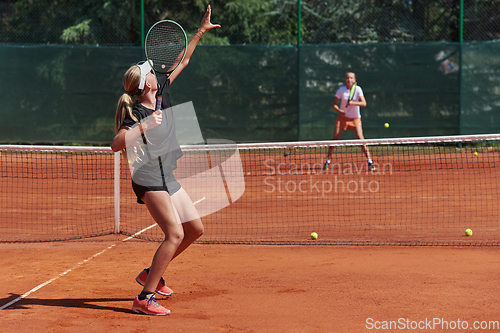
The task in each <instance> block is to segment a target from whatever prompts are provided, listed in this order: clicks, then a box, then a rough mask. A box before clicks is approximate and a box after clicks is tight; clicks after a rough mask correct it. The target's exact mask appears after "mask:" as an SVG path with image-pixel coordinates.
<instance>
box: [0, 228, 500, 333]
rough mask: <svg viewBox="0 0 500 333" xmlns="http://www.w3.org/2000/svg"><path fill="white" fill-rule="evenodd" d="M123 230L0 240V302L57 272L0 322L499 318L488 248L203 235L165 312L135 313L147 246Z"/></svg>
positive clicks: (316, 327) (135, 325) (334, 326)
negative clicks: (211, 241)
mask: <svg viewBox="0 0 500 333" xmlns="http://www.w3.org/2000/svg"><path fill="white" fill-rule="evenodd" d="M123 239H125V237H123V236H105V237H99V238H94V239H91V240H78V241H64V242H54V243H27V244H23V245H21V244H13V243H1V244H0V251H1V253H2V259H1V265H0V273H1V278H0V281H1V282H2V284H1V285H2V287H1V289H0V290H1V303H0V306H3V305H4V304H6V303H8V302H10V301H14V300H15V299H16V298H18V297H19V296H21V295H23V294H24V293H27V292H29V291H30V290H32V289H33V288H35V287H37V286H39V285H41V284H43V283H45V282H47V281H50V280H51V279H54V278H57V279H56V280H55V281H53V282H51V283H50V284H47V285H45V286H43V287H41V288H40V289H38V290H36V291H34V292H32V293H31V294H29V295H28V296H26V297H24V298H22V299H21V300H19V301H17V302H15V303H14V304H12V305H10V306H9V307H7V308H6V309H4V310H1V320H0V321H1V323H2V329H1V331H2V332H13V331H16V332H33V331H38V332H67V331H71V332H102V331H121V332H137V331H140V332H158V331H168V332H360V331H370V330H369V328H370V327H371V325H375V324H376V321H379V322H380V323H379V324H377V325H378V327H381V325H383V323H382V322H383V321H398V320H400V318H403V320H404V323H408V325H416V324H418V323H420V322H425V321H426V320H427V321H431V322H433V321H436V320H441V321H442V322H443V325H445V324H444V322H445V321H446V322H447V323H448V325H449V327H453V326H452V325H457V323H458V321H460V325H465V324H464V322H467V325H468V327H469V329H470V328H472V327H473V326H472V325H474V323H475V322H478V323H479V324H476V325H483V327H485V325H494V323H493V322H495V321H496V323H497V325H498V321H499V318H500V311H499V309H498V306H497V303H498V295H499V293H500V290H499V288H500V287H499V286H500V281H499V279H500V278H499V276H500V275H499V274H498V273H499V271H500V260H499V257H498V249H497V248H492V247H473V248H471V247H466V248H465V247H391V246H376V247H373V246H371V247H364V246H362V247H347V246H272V245H259V246H248V245H206V244H203V245H194V246H192V248H190V249H189V250H187V251H186V252H185V253H184V254H183V255H182V256H181V257H179V258H178V260H174V261H173V262H172V264H171V265H170V267H169V270H168V271H169V273H168V276H166V279H167V282H168V285H169V286H170V287H171V288H172V289H173V290H174V294H173V295H172V296H171V297H170V298H168V299H162V298H160V297H159V302H160V303H161V304H163V305H164V306H166V307H167V308H169V309H171V310H172V313H171V315H169V316H167V317H150V316H141V315H137V314H134V313H133V312H132V311H131V310H130V308H131V304H132V297H133V296H134V295H135V294H137V293H138V292H139V291H140V286H139V285H138V284H137V283H136V282H135V281H134V278H135V276H136V274H138V272H139V271H140V270H141V269H142V268H143V266H146V265H147V264H148V261H149V258H150V256H151V254H152V253H153V252H154V250H155V249H156V246H157V244H155V243H152V242H147V241H138V240H130V241H126V242H124V241H123ZM113 245H114V246H113ZM110 246H113V247H111V248H109V247H110ZM104 250H106V251H105V252H104V253H102V251H104ZM99 253H101V254H100V255H98V256H95V255H96V254H99ZM94 256H95V257H94ZM87 259H89V260H88V261H85V260H87ZM70 269H71V271H69V272H67V274H65V275H63V276H60V274H62V273H64V272H66V271H67V270H70ZM370 318H372V319H373V321H370ZM490 322H492V323H490ZM405 325H406V324H405ZM408 327H410V326H408ZM432 327H434V328H435V331H439V332H450V331H455V330H452V329H445V328H446V326H441V324H438V323H437V322H436V325H435V326H432ZM477 327H481V326H477ZM490 327H493V326H490ZM442 328H444V329H442ZM373 330H375V329H372V331H373ZM392 331H394V330H392ZM401 331H405V330H401ZM413 331H415V330H413ZM421 331H431V330H430V329H429V326H427V329H423V330H421ZM470 331H479V330H477V329H476V330H472V329H471V330H470ZM489 331H498V326H497V328H496V329H490V330H489Z"/></svg>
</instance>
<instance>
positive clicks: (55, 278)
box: [0, 197, 206, 310]
mask: <svg viewBox="0 0 500 333" xmlns="http://www.w3.org/2000/svg"><path fill="white" fill-rule="evenodd" d="M205 199H206V197H203V198H201V199H200V200H198V201H196V202H194V203H193V204H195V205H196V204H198V203H200V202H202V201H203V200H205ZM156 225H157V224H156V223H155V224H152V225H150V226H149V227H147V228H144V229H142V230H141V231H139V232H136V233H135V234H133V235H132V236H130V237H128V238H125V239H124V240H122V242H126V241H128V240H130V239H132V238H134V237H136V236H138V235H140V234H142V233H143V232H145V231H146V230H149V229H151V228H153V227H155V226H156ZM117 244H118V243H115V244H112V245H110V246H108V247H107V248H105V249H104V250H102V251H101V252H99V253H96V254H94V255H93V256H91V257H89V258H87V259H85V260H83V261H81V262H79V263H78V264H76V265H75V266H74V267H73V268H70V269H68V270H66V271H64V272H62V273H60V274H59V275H58V276H56V277H54V278H52V279H50V280H48V281H45V282H44V283H42V284H40V285H38V286H36V287H35V288H33V289H31V290H30V291H28V292H26V293H24V294H22V295H21V296H19V297H18V298H16V299H14V300H12V301H10V302H9V303H7V304H5V305H2V306H1V307H0V310H3V309H5V308H8V307H9V306H11V305H12V304H14V303H17V302H19V301H20V300H22V299H23V298H25V297H27V296H29V295H30V294H32V293H34V292H35V291H37V290H38V289H41V288H43V287H45V286H46V285H48V284H50V283H52V282H54V281H56V280H57V279H59V278H60V277H63V276H64V275H66V274H68V273H70V272H71V271H73V270H74V269H76V268H78V267H79V266H82V265H83V264H85V263H86V262H88V261H90V260H92V259H94V258H95V257H98V256H100V255H101V254H103V253H104V252H106V251H107V250H110V249H112V248H113V247H114V246H116V245H117Z"/></svg>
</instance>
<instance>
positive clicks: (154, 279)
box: [111, 6, 220, 315]
mask: <svg viewBox="0 0 500 333" xmlns="http://www.w3.org/2000/svg"><path fill="white" fill-rule="evenodd" d="M210 14H211V9H210V6H208V8H207V11H206V13H205V16H204V17H203V19H202V21H201V25H200V28H199V29H198V31H197V32H196V34H195V35H194V36H193V38H192V39H191V40H190V42H189V43H188V45H187V50H186V55H185V57H184V60H183V62H182V63H181V64H180V65H179V66H178V67H177V69H176V70H175V71H174V72H173V73H172V74H171V75H170V77H169V78H167V77H166V76H163V77H161V78H159V82H158V83H159V84H160V85H161V84H163V83H165V82H166V85H165V88H164V89H163V93H162V97H163V100H162V106H161V109H162V110H164V111H163V112H162V111H161V110H159V111H156V112H155V111H154V109H155V103H156V92H157V90H158V86H157V83H156V79H155V76H154V74H153V73H152V72H151V66H150V65H149V63H148V62H145V63H143V64H141V65H133V66H131V67H130V68H129V69H128V70H127V72H126V73H125V75H124V76H123V86H124V88H125V91H126V93H124V94H123V95H122V96H121V97H120V99H119V101H118V106H117V110H116V116H115V131H116V136H115V137H114V139H113V142H112V144H111V149H112V150H113V151H114V152H117V151H120V150H126V153H127V156H128V160H129V163H130V162H131V159H130V156H134V154H135V155H138V152H137V146H134V147H132V146H131V145H128V143H130V142H134V141H135V142H136V141H137V139H138V140H141V139H143V138H144V139H145V140H146V138H147V140H150V139H151V138H152V137H154V136H158V135H162V138H161V143H162V145H161V149H160V150H161V151H162V153H161V154H160V157H161V159H158V158H152V159H150V160H145V159H144V155H143V160H142V162H143V163H142V164H141V163H138V164H136V165H137V167H136V168H134V169H133V176H132V187H133V189H134V192H135V194H136V195H137V202H138V203H140V204H145V205H146V207H147V209H148V211H149V213H150V214H151V216H152V217H153V219H154V220H155V222H156V223H157V224H158V226H159V227H160V228H161V230H162V231H163V233H164V234H165V240H164V241H163V242H162V243H161V244H160V246H159V247H158V249H157V250H156V253H155V255H154V257H153V260H152V263H151V266H150V267H149V268H147V269H145V270H143V271H142V272H141V273H140V274H139V275H138V276H137V278H136V281H137V282H138V283H140V284H141V285H143V286H144V287H143V289H142V292H141V293H140V294H139V295H138V296H137V297H136V298H135V299H134V303H133V306H132V310H133V311H135V312H138V313H144V314H148V315H167V314H169V313H170V310H168V309H166V308H164V307H163V306H161V305H159V304H158V302H157V301H156V299H155V297H154V293H155V292H157V293H159V294H162V295H167V296H168V295H171V294H172V290H171V289H170V288H168V287H167V286H166V285H165V281H164V280H163V278H162V275H163V273H164V272H165V270H166V269H167V267H168V265H169V263H170V261H172V259H174V258H175V257H177V256H178V255H179V254H180V253H182V252H183V251H184V250H185V249H186V248H187V247H188V246H189V245H191V244H192V243H193V242H194V241H195V240H196V239H198V238H199V237H200V236H201V235H202V234H203V224H202V222H201V219H200V217H199V215H198V213H197V212H196V209H195V208H194V205H193V203H192V201H191V199H190V198H189V196H188V195H187V193H186V192H185V191H184V189H183V188H182V187H181V186H180V184H179V183H178V182H177V181H176V180H175V178H174V176H173V173H172V172H173V170H174V169H175V168H176V167H177V162H176V161H177V159H179V158H180V157H181V156H182V151H181V150H180V146H179V143H178V142H177V138H176V137H175V129H174V127H173V121H174V119H173V114H172V108H171V103H170V97H169V86H170V84H172V83H173V82H174V80H175V78H176V77H177V76H178V75H179V73H180V72H181V71H182V70H183V69H184V67H186V66H187V64H188V62H189V59H190V57H191V55H192V54H193V52H194V50H195V48H196V45H197V44H198V42H199V40H200V39H201V37H202V36H203V34H204V33H205V32H207V31H208V30H211V29H213V28H219V27H220V25H218V24H212V23H211V22H210ZM162 81H163V82H162ZM133 97H134V99H135V102H134V101H133V100H132V98H133ZM156 142H160V141H158V140H156ZM164 147H167V148H165V149H163V148H164ZM137 160H138V161H141V160H140V158H139V159H137ZM131 170H132V168H131Z"/></svg>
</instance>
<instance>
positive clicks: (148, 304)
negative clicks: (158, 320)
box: [132, 295, 170, 316]
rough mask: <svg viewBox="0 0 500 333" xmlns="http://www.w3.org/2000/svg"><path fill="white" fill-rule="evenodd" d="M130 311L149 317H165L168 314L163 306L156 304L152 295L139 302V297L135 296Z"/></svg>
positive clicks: (167, 310) (168, 311)
mask: <svg viewBox="0 0 500 333" xmlns="http://www.w3.org/2000/svg"><path fill="white" fill-rule="evenodd" d="M132 311H134V312H137V313H143V314H147V315H151V316H165V315H168V314H170V310H169V309H165V308H164V307H163V306H161V305H160V304H158V302H157V301H156V299H155V296H154V295H152V296H151V297H150V298H149V299H147V298H146V299H144V300H142V301H140V300H139V296H136V297H135V299H134V304H133V305H132Z"/></svg>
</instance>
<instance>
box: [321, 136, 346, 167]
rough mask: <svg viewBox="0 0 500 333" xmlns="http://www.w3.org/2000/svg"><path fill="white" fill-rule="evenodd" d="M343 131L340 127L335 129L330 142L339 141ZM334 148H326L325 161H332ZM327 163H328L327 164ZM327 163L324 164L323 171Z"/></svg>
mask: <svg viewBox="0 0 500 333" xmlns="http://www.w3.org/2000/svg"><path fill="white" fill-rule="evenodd" d="M343 131H344V130H343V129H342V128H340V127H335V131H334V132H333V138H332V140H339V139H340V136H341V135H342V132H343ZM334 149H335V147H333V146H329V147H328V153H327V155H326V160H327V161H329V160H331V159H332V157H333V151H334ZM327 163H328V162H327ZM327 163H325V169H326V166H327Z"/></svg>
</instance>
